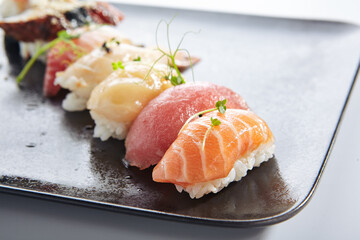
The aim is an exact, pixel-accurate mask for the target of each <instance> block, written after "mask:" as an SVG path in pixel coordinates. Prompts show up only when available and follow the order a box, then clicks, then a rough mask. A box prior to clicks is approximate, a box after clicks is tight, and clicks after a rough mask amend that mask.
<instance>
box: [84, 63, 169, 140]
mask: <svg viewBox="0 0 360 240" xmlns="http://www.w3.org/2000/svg"><path fill="white" fill-rule="evenodd" d="M150 70H151V71H150ZM170 71H171V70H170V67H169V66H167V65H164V64H156V65H154V66H153V68H151V66H149V65H147V64H143V63H141V62H130V63H128V64H125V66H124V69H119V70H116V71H115V72H113V73H112V74H111V75H110V76H109V77H108V78H107V79H106V80H105V81H103V82H101V83H100V84H99V85H98V86H96V87H95V88H94V90H93V91H92V93H91V96H90V99H89V101H88V104H87V107H88V109H89V110H90V114H91V117H92V118H93V119H94V120H95V123H96V126H95V129H94V137H100V138H101V140H103V141H105V140H106V139H108V138H110V137H114V138H117V139H120V140H121V139H124V138H125V137H126V134H127V132H128V129H129V127H130V125H131V123H132V122H133V120H134V119H135V118H136V117H137V115H138V114H139V113H140V111H141V110H142V109H143V108H144V106H146V104H147V103H148V102H149V101H150V100H151V99H153V98H154V97H156V96H157V95H159V94H160V93H161V92H162V91H164V90H165V89H167V88H169V87H172V85H171V82H170V81H169V80H167V78H166V76H167V75H168V74H169V73H170ZM172 74H174V73H172Z"/></svg>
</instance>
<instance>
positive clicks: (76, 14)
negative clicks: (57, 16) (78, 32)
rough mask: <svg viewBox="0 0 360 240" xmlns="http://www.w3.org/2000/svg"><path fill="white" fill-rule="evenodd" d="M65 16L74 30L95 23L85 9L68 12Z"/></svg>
mask: <svg viewBox="0 0 360 240" xmlns="http://www.w3.org/2000/svg"><path fill="white" fill-rule="evenodd" d="M64 16H65V18H66V19H67V20H68V21H69V22H70V23H71V25H72V27H73V28H77V27H81V26H84V25H87V24H90V23H91V22H93V20H92V18H91V16H90V15H89V12H88V10H87V9H85V8H84V7H80V8H76V9H73V10H71V11H67V12H65V13H64Z"/></svg>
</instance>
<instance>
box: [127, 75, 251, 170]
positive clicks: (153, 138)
mask: <svg viewBox="0 0 360 240" xmlns="http://www.w3.org/2000/svg"><path fill="white" fill-rule="evenodd" d="M222 99H227V102H228V103H227V105H228V108H237V109H248V106H247V104H246V102H245V100H244V99H243V98H242V97H241V96H239V95H238V94H236V93H235V92H233V91H232V90H231V89H229V88H227V87H224V86H219V85H217V84H213V83H207V82H196V83H186V84H183V85H180V86H176V87H175V88H171V89H167V90H166V91H164V92H163V93H161V94H160V95H159V96H158V97H156V98H155V99H153V100H152V101H151V102H150V103H149V104H148V105H147V106H146V107H145V108H144V109H143V110H142V111H141V113H140V114H139V116H138V117H137V118H136V120H135V121H134V123H133V125H132V126H131V128H130V130H129V134H128V136H127V138H126V141H125V147H126V156H125V159H126V160H127V161H128V163H129V165H131V166H136V167H138V168H140V169H145V168H148V167H150V166H151V165H155V164H157V163H158V162H159V161H160V159H161V158H162V157H163V155H164V154H165V152H166V150H167V149H168V148H169V147H170V145H171V143H173V142H174V141H175V139H176V137H177V135H178V133H179V131H180V129H181V127H182V126H183V125H184V123H185V122H186V120H187V119H188V118H189V117H191V116H192V115H194V114H195V113H197V112H200V111H203V110H206V109H209V108H213V106H214V102H216V101H218V100H222ZM159 123H161V124H159ZM149 142H151V144H149Z"/></svg>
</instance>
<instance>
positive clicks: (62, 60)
mask: <svg viewBox="0 0 360 240" xmlns="http://www.w3.org/2000/svg"><path fill="white" fill-rule="evenodd" d="M71 34H73V35H76V34H79V38H76V39H73V40H72V41H73V43H74V44H75V45H76V48H73V47H72V46H70V45H69V44H67V43H64V42H59V43H58V44H56V45H55V46H54V47H53V48H51V49H50V51H49V52H48V54H47V62H46V70H45V76H44V85H43V93H44V95H45V96H46V97H51V96H55V95H56V94H57V93H58V91H59V90H60V86H59V85H55V84H54V81H55V77H56V73H57V72H60V71H64V70H65V69H66V68H67V67H68V66H69V65H70V64H72V63H73V62H75V61H76V60H77V59H79V58H80V57H81V56H83V55H85V54H87V53H89V52H91V50H93V49H94V48H97V47H100V46H101V45H102V44H103V43H104V41H108V40H110V39H112V38H115V39H117V40H118V41H120V42H121V43H128V44H130V43H131V41H130V40H129V39H127V38H125V37H124V36H123V35H122V34H121V33H120V32H119V31H117V30H116V29H114V28H112V27H108V26H102V27H96V26H87V27H84V28H81V29H77V30H76V31H72V32H71Z"/></svg>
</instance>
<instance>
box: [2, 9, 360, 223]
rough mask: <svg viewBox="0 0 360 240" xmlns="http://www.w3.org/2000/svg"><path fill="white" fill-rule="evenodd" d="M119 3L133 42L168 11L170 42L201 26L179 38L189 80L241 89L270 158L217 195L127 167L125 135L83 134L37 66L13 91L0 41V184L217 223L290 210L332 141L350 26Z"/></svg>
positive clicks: (12, 67) (349, 71) (302, 200)
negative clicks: (271, 149)
mask: <svg viewBox="0 0 360 240" xmlns="http://www.w3.org/2000/svg"><path fill="white" fill-rule="evenodd" d="M119 7H120V8H121V9H122V10H123V11H124V13H125V15H126V19H125V20H124V22H123V23H122V24H121V25H120V26H119V29H120V30H121V31H123V32H124V33H126V34H127V35H129V36H130V37H131V38H132V39H135V41H138V43H146V44H154V33H155V27H156V25H157V23H158V21H159V20H160V19H161V18H164V19H170V18H171V17H172V16H173V15H174V14H175V13H178V17H177V18H176V19H175V21H174V23H173V24H172V26H171V32H172V34H171V35H172V36H174V39H173V42H174V44H173V45H174V46H175V45H176V41H177V40H178V39H179V38H180V37H181V34H182V33H184V32H186V31H188V30H195V31H196V30H198V29H201V32H200V33H199V34H195V35H188V36H187V38H186V39H185V41H184V47H186V48H187V49H189V50H190V51H191V52H192V54H193V55H196V56H200V57H201V58H202V60H201V63H200V64H198V65H197V66H196V67H195V78H196V80H197V81H210V82H215V83H218V84H222V85H225V86H228V87H230V88H232V89H233V90H235V91H236V92H238V93H239V94H241V95H242V96H243V97H244V98H245V99H246V100H247V101H248V103H249V105H250V106H251V108H252V109H253V110H254V111H255V112H256V113H257V114H259V115H260V116H261V117H262V118H264V119H265V120H266V121H267V122H268V124H269V126H270V127H271V129H272V130H273V133H274V135H275V137H276V139H277V143H276V145H277V150H276V158H273V159H271V160H270V161H269V162H267V163H264V164H262V166H261V167H260V168H257V169H254V170H252V171H250V172H249V174H248V176H246V177H245V178H244V179H243V180H241V181H240V182H237V183H232V184H231V185H230V186H229V187H228V188H226V189H225V190H223V191H221V192H220V193H218V194H216V195H215V194H209V195H208V196H205V197H203V198H202V199H199V200H191V199H190V198H189V197H188V195H187V194H185V193H182V194H179V193H177V191H176V190H175V188H174V187H173V186H172V185H170V184H158V183H154V182H152V180H151V170H146V171H139V170H137V169H135V168H126V167H125V166H124V165H123V163H122V161H121V160H122V157H123V156H124V151H125V149H124V145H123V142H121V141H117V140H110V141H107V142H101V141H100V140H98V139H93V138H92V137H91V136H92V126H93V121H92V120H91V118H90V116H89V114H88V112H79V113H67V112H65V111H63V110H62V108H61V106H60V104H61V100H62V97H63V95H62V96H59V97H57V98H55V99H44V98H43V97H42V96H41V87H42V86H41V79H42V75H43V71H44V67H43V65H42V64H40V63H38V64H37V65H36V66H35V67H34V68H33V69H32V71H31V73H30V74H29V76H28V77H27V79H26V80H25V81H24V84H23V88H22V89H21V90H20V89H19V88H17V86H16V84H15V80H14V76H15V74H16V73H18V72H19V68H20V67H21V64H19V63H20V62H21V59H19V58H18V57H17V56H16V55H15V54H14V49H13V47H12V46H8V48H7V53H8V56H9V61H8V60H7V58H6V56H5V51H4V50H3V47H1V48H0V49H1V50H0V51H1V53H0V54H1V57H0V61H1V69H0V74H1V77H0V89H1V91H0V133H1V136H2V137H1V139H0V190H2V191H7V192H12V193H18V194H26V195H31V196H36V197H43V198H49V199H52V200H59V201H65V202H72V203H76V204H83V205H86V206H93V207H102V208H106V209H111V210H117V211H122V212H128V213H131V214H138V215H147V216H154V217H162V218H167V219H175V220H181V221H187V222H201V223H206V224H216V225H224V226H240V227H250V226H261V225H268V224H274V223H277V222H280V221H284V220H286V219H288V218H290V217H291V216H293V215H294V214H295V213H297V212H298V211H299V210H300V209H301V208H302V207H303V206H304V205H305V204H306V202H307V201H308V200H309V198H310V197H311V195H312V194H313V191H314V189H315V187H316V185H317V183H318V181H319V178H320V176H321V173H322V171H323V170H324V166H325V163H326V160H327V158H328V156H329V152H330V150H331V146H332V144H333V142H334V137H335V135H336V131H337V127H338V125H339V121H340V119H341V115H342V112H343V109H344V106H345V104H346V102H347V98H348V97H349V93H350V91H351V88H352V85H353V82H354V78H355V74H356V72H357V69H358V62H359V56H360V44H359V43H360V29H359V27H356V26H353V25H348V24H342V23H332V22H318V21H301V20H287V19H273V18H262V17H250V16H243V15H231V14H218V13H207V12H197V11H181V10H178V11H177V10H170V9H163V8H150V7H133V6H126V5H120V6H119ZM160 35H162V34H160ZM159 37H160V38H161V36H159ZM15 50H16V49H15ZM8 62H11V63H12V64H9V63H8ZM186 76H187V77H188V78H189V79H190V78H191V74H190V72H187V73H186Z"/></svg>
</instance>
